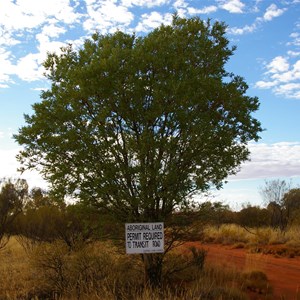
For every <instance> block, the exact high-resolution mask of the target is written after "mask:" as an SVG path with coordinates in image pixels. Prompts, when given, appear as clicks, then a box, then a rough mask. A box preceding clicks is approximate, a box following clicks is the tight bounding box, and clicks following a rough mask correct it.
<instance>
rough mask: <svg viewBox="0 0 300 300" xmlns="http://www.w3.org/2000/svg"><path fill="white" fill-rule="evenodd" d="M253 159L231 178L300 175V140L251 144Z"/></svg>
mask: <svg viewBox="0 0 300 300" xmlns="http://www.w3.org/2000/svg"><path fill="white" fill-rule="evenodd" d="M249 149H250V151H251V161H248V162H246V163H244V164H243V165H242V167H241V171H240V172H239V173H238V174H237V175H235V176H231V177H230V179H255V178H268V177H292V176H300V142H293V143H290V142H281V143H275V144H264V143H262V144H254V143H251V144H250V145H249Z"/></svg>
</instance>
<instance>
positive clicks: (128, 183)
mask: <svg viewBox="0 0 300 300" xmlns="http://www.w3.org/2000/svg"><path fill="white" fill-rule="evenodd" d="M234 51H235V47H230V46H229V41H228V39H227V38H226V25H225V24H223V23H221V22H216V23H214V24H212V23H211V22H210V21H209V20H208V21H202V20H200V19H199V18H192V19H181V18H179V17H177V16H174V19H173V23H172V24H171V25H168V26H166V25H161V26H160V27H159V28H157V29H155V30H153V31H152V32H150V33H149V34H148V35H146V36H141V37H138V36H136V35H134V34H126V33H123V32H120V31H118V32H116V33H114V34H107V35H100V34H98V33H96V34H94V35H93V36H92V38H91V39H88V40H86V41H85V43H84V45H83V47H82V48H81V49H80V50H76V49H73V47H72V46H71V45H70V46H68V47H66V48H64V49H62V53H61V54H55V53H52V54H48V58H47V60H46V61H45V63H44V66H45V68H46V71H47V73H46V74H47V75H46V76H47V78H48V79H49V80H50V82H51V88H49V90H47V91H44V92H42V93H41V102H38V103H36V104H34V105H33V111H34V113H33V114H32V115H25V121H26V125H25V126H23V127H22V128H20V129H19V133H18V134H17V135H15V139H16V140H17V141H18V143H19V144H20V145H23V146H24V150H23V151H21V152H20V154H19V156H18V159H19V160H20V162H21V163H22V164H23V168H24V169H28V168H38V169H39V170H40V171H41V173H42V175H43V176H44V177H45V179H47V180H48V181H49V182H50V183H51V184H52V187H53V190H54V191H56V192H57V193H60V194H62V195H67V194H68V195H72V196H73V197H78V198H79V199H81V200H83V201H87V202H92V203H97V204H98V205H101V206H103V207H105V208H107V209H110V210H112V211H113V212H114V213H115V214H116V215H117V216H118V217H119V218H120V219H123V220H126V221H161V220H164V219H165V218H166V217H167V216H168V215H169V214H170V213H171V212H172V211H173V209H174V208H175V207H178V206H180V205H185V204H187V203H188V201H189V199H190V196H192V195H193V194H194V193H196V192H202V191H206V190H208V189H209V188H210V187H211V186H212V185H213V186H216V187H217V188H220V187H221V186H222V182H223V181H224V179H225V178H226V177H227V176H228V175H230V174H235V173H236V172H237V171H238V169H239V165H240V164H241V163H242V162H243V161H245V160H247V159H248V156H249V150H248V149H247V144H248V142H249V141H251V140H255V141H256V140H258V139H259V132H260V131H261V126H260V123H259V121H258V120H257V119H256V118H255V117H253V113H254V112H255V111H256V110H257V109H258V107H259V101H258V99H257V97H250V96H247V95H246V92H247V89H248V86H247V84H246V82H245V81H244V79H243V78H241V77H240V76H237V75H235V74H233V73H231V72H229V71H227V70H226V69H225V66H226V63H227V61H228V60H229V58H230V57H231V56H232V55H233V54H234Z"/></svg>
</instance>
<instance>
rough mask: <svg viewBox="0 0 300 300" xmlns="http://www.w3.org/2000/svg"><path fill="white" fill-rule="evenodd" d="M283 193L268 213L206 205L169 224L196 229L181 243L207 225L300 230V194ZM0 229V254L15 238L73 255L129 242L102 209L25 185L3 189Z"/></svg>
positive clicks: (17, 182)
mask: <svg viewBox="0 0 300 300" xmlns="http://www.w3.org/2000/svg"><path fill="white" fill-rule="evenodd" d="M276 183H277V185H276ZM278 184H280V185H284V183H283V182H281V181H276V182H274V181H272V182H266V185H265V187H264V188H262V189H261V192H262V193H264V191H265V190H270V187H271V186H273V187H274V186H276V187H277V188H278ZM284 191H285V192H284V193H282V195H281V197H280V201H275V199H274V198H272V197H271V198H269V199H268V200H269V203H268V204H267V205H266V207H259V206H253V205H251V204H247V205H245V206H244V207H243V208H242V209H241V210H239V211H233V210H232V209H230V207H229V206H228V205H224V204H223V203H222V202H211V201H206V202H203V203H200V204H199V205H198V206H197V207H195V208H193V209H191V210H179V211H176V212H174V213H173V214H172V216H170V218H169V219H168V220H167V223H168V224H169V225H172V226H173V227H174V226H177V228H181V229H182V228H192V229H194V231H193V230H185V231H184V230H181V231H179V230H178V231H174V232H175V233H176V234H177V236H174V239H181V240H185V239H201V230H200V229H199V228H201V226H203V225H215V226H221V225H222V224H238V225H240V226H243V227H249V228H254V227H264V226H271V227H274V228H279V229H281V230H285V229H286V228H287V227H288V226H293V225H299V224H300V188H289V189H286V188H285V189H284ZM269 195H270V193H269ZM278 199H279V198H277V200H278ZM270 200H271V201H270ZM195 224H198V225H199V224H200V225H201V226H195ZM0 226H1V227H0V248H3V247H4V246H5V245H6V243H7V242H8V240H9V237H10V236H11V235H15V236H18V237H19V238H23V239H28V240H30V241H31V243H35V242H36V243H38V242H53V241H55V240H57V239H60V240H63V241H64V242H65V243H66V245H67V246H68V247H69V249H70V250H72V249H74V248H76V247H78V246H80V245H82V244H85V243H89V242H92V241H94V240H104V239H108V238H109V239H113V240H116V241H119V242H120V241H122V239H123V238H124V237H123V235H124V232H123V227H124V224H123V223H121V222H119V221H118V220H117V219H113V217H112V216H111V214H109V213H107V212H106V211H105V210H103V208H100V207H97V206H92V205H89V206H87V205H83V204H82V203H80V202H78V203H73V204H66V203H65V202H63V201H60V200H59V199H57V198H55V197H54V196H52V195H51V194H49V193H47V192H46V191H43V190H42V189H40V188H34V189H32V190H31V191H29V189H28V184H27V182H26V181H25V180H20V179H19V180H15V181H12V180H4V181H2V183H1V190H0ZM174 232H173V234H175V233H174ZM179 232H180V234H179Z"/></svg>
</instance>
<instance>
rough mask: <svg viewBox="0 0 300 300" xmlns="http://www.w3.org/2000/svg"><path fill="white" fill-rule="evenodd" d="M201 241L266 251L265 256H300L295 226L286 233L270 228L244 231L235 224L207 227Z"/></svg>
mask: <svg viewBox="0 0 300 300" xmlns="http://www.w3.org/2000/svg"><path fill="white" fill-rule="evenodd" d="M203 240H204V242H210V243H220V244H224V245H232V246H233V247H234V248H250V249H252V250H253V251H257V252H264V251H266V252H265V253H266V254H267V253H272V254H278V255H284V256H290V255H300V228H299V227H297V226H294V227H291V228H288V229H287V230H286V231H281V230H279V229H274V228H271V227H264V228H246V229H245V228H243V227H241V226H238V225H235V224H229V225H228V224H226V225H221V226H220V227H216V226H207V227H206V228H205V229H204V238H203ZM278 245H281V247H278ZM273 246H274V247H273ZM276 249H278V253H276ZM283 249H285V250H283Z"/></svg>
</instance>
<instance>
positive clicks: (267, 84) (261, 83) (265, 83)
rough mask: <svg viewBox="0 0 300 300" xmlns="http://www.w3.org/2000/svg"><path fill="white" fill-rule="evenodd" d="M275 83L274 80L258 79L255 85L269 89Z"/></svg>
mask: <svg viewBox="0 0 300 300" xmlns="http://www.w3.org/2000/svg"><path fill="white" fill-rule="evenodd" d="M276 84H277V83H276V82H274V81H263V80H260V81H257V82H256V84H255V86H256V87H257V88H260V89H269V88H271V87H273V86H275V85H276Z"/></svg>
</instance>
